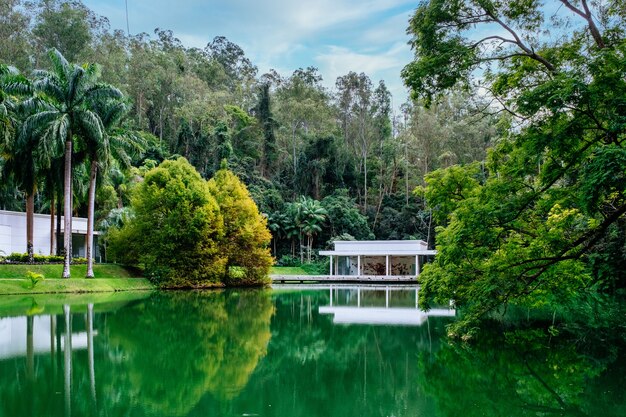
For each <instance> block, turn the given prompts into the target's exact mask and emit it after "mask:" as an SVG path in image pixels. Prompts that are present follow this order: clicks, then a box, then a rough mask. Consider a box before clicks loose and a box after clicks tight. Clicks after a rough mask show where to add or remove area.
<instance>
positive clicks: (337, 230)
mask: <svg viewBox="0 0 626 417" xmlns="http://www.w3.org/2000/svg"><path fill="white" fill-rule="evenodd" d="M321 204H322V207H323V208H324V209H325V210H326V212H327V214H328V223H329V224H330V231H329V232H330V236H329V238H332V237H335V236H339V235H343V234H349V235H351V236H354V237H355V238H356V239H357V240H367V239H373V238H374V234H373V233H372V231H371V230H370V227H369V225H368V224H367V217H365V216H364V215H362V214H361V212H360V211H359V210H358V208H357V205H356V202H355V201H354V199H352V198H350V197H349V195H348V192H347V190H345V189H339V190H337V191H335V193H333V194H331V195H329V196H327V197H325V198H324V199H323V200H322V201H321Z"/></svg>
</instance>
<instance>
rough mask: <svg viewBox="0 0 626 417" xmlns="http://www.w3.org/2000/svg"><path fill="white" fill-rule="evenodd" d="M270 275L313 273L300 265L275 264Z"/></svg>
mask: <svg viewBox="0 0 626 417" xmlns="http://www.w3.org/2000/svg"><path fill="white" fill-rule="evenodd" d="M270 275H311V274H309V273H308V272H306V271H305V270H304V269H302V268H301V267H299V266H273V267H272V270H271V271H270Z"/></svg>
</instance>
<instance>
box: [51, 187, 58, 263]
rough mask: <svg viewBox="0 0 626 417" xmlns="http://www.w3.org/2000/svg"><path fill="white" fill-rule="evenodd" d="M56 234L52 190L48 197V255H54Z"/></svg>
mask: <svg viewBox="0 0 626 417" xmlns="http://www.w3.org/2000/svg"><path fill="white" fill-rule="evenodd" d="M56 243H57V241H56V236H55V234H54V192H53V193H52V198H51V199H50V256H52V255H54V247H55V246H56Z"/></svg>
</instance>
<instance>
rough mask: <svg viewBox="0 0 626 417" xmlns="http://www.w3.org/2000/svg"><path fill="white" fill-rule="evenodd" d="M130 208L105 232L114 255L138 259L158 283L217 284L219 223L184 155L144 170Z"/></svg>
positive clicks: (205, 187) (135, 261) (211, 202)
mask: <svg viewBox="0 0 626 417" xmlns="http://www.w3.org/2000/svg"><path fill="white" fill-rule="evenodd" d="M131 207H132V210H133V211H134V217H131V218H129V219H128V221H127V222H125V223H124V225H123V226H122V227H121V228H117V227H112V228H111V229H109V231H108V232H107V235H108V241H109V246H108V249H109V254H110V255H111V257H112V258H113V259H115V260H116V261H118V262H121V263H124V264H128V265H140V264H142V265H143V266H144V274H145V275H146V276H147V277H148V278H149V279H150V280H151V281H152V282H154V283H155V284H157V285H159V286H161V287H168V288H175V287H202V286H209V285H215V284H216V283H219V280H220V278H221V277H222V276H223V275H224V273H225V264H226V262H225V256H224V255H223V254H222V252H221V251H220V250H219V248H218V246H217V242H218V241H219V240H220V239H221V237H222V236H223V233H224V232H223V229H224V222H223V219H222V216H221V215H220V213H219V207H218V205H217V202H216V201H215V198H213V196H212V195H211V193H210V191H209V188H208V185H207V183H206V181H205V180H203V179H202V177H200V174H198V172H197V171H196V170H195V168H194V167H193V166H191V165H190V164H189V162H187V160H186V159H184V158H179V159H177V160H175V161H171V160H168V161H164V162H163V163H162V164H161V165H159V166H158V167H156V168H153V169H151V170H150V171H148V172H147V173H146V175H145V178H144V181H143V182H141V183H140V184H139V185H138V186H137V188H136V189H135V190H134V192H133V196H132V201H131Z"/></svg>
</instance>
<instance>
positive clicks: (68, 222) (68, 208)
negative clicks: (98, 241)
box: [63, 131, 72, 278]
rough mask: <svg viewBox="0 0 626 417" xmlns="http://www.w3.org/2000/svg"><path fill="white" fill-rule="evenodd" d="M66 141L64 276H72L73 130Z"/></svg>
mask: <svg viewBox="0 0 626 417" xmlns="http://www.w3.org/2000/svg"><path fill="white" fill-rule="evenodd" d="M68 138H69V139H68V140H66V141H65V172H64V174H63V175H64V182H63V191H64V192H63V224H64V227H65V231H64V232H63V249H64V250H65V253H64V254H63V278H69V277H70V259H71V257H72V252H71V250H72V248H71V244H72V191H71V190H72V188H71V187H72V132H71V131H70V132H69V133H68Z"/></svg>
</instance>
